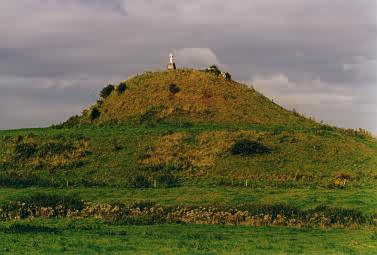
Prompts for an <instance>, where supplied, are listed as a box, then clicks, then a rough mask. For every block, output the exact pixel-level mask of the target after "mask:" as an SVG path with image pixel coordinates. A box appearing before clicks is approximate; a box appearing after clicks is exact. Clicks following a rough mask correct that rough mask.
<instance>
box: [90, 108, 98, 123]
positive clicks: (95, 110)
mask: <svg viewBox="0 0 377 255" xmlns="http://www.w3.org/2000/svg"><path fill="white" fill-rule="evenodd" d="M100 115H101V112H100V111H99V110H98V108H97V107H94V108H93V109H92V110H91V111H90V114H89V119H90V120H92V121H93V120H95V119H97V118H99V116H100Z"/></svg>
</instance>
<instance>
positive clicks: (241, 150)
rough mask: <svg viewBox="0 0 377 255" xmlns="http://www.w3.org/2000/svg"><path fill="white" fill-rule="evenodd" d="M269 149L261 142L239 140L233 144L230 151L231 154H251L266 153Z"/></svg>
mask: <svg viewBox="0 0 377 255" xmlns="http://www.w3.org/2000/svg"><path fill="white" fill-rule="evenodd" d="M269 151H270V150H269V149H268V148H267V147H266V146H264V145H263V144H261V143H258V142H255V141H249V140H240V141H237V142H236V143H235V144H233V146H232V148H231V152H232V154H233V155H253V154H263V153H268V152H269Z"/></svg>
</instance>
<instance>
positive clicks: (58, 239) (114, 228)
mask: <svg viewBox="0 0 377 255" xmlns="http://www.w3.org/2000/svg"><path fill="white" fill-rule="evenodd" d="M20 224H25V225H27V226H28V227H17V228H16V229H17V231H9V230H8V231H3V232H4V233H2V234H1V239H0V252H1V253H3V254H25V253H27V254H375V253H376V252H377V242H376V240H374V239H373V236H374V235H375V231H376V230H375V229H370V228H362V229H355V230H351V231H350V230H349V229H300V228H281V227H258V228H255V227H231V226H202V225H154V226H119V225H107V224H102V223H101V222H99V221H92V220H75V221H70V220H44V221H40V220H33V221H31V222H29V221H28V222H21V223H20ZM41 225H43V226H44V227H43V228H41V227H40V226H41ZM31 226H34V228H33V227H31ZM14 228H15V227H12V223H6V224H1V229H5V230H6V229H10V230H11V229H14ZM33 229H34V231H33ZM22 230H24V232H23V233H22Z"/></svg>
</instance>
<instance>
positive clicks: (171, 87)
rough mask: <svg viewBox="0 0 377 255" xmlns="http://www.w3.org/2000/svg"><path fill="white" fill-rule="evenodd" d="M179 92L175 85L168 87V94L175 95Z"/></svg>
mask: <svg viewBox="0 0 377 255" xmlns="http://www.w3.org/2000/svg"><path fill="white" fill-rule="evenodd" d="M179 91H180V88H179V87H178V86H177V85H175V84H170V85H169V92H170V93H172V94H176V93H178V92H179Z"/></svg>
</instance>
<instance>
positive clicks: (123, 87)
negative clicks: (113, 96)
mask: <svg viewBox="0 0 377 255" xmlns="http://www.w3.org/2000/svg"><path fill="white" fill-rule="evenodd" d="M126 89H127V85H126V83H125V82H121V83H119V85H118V87H117V92H118V93H119V94H122V93H123V92H124V91H126Z"/></svg>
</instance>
